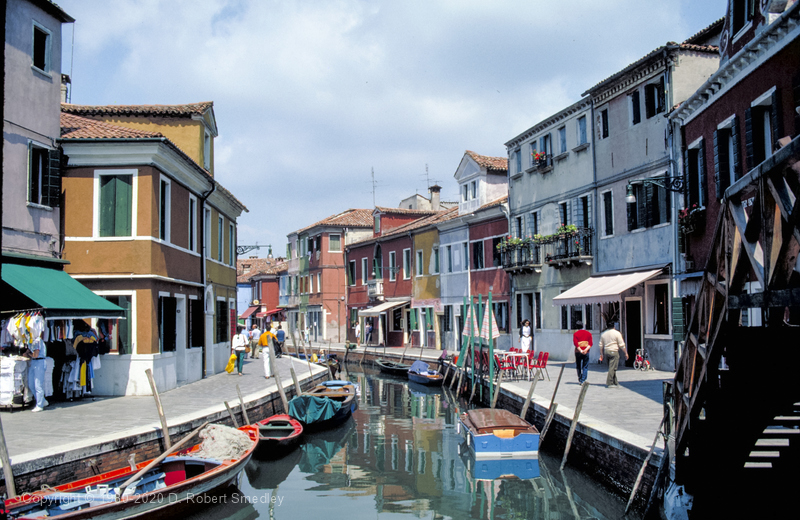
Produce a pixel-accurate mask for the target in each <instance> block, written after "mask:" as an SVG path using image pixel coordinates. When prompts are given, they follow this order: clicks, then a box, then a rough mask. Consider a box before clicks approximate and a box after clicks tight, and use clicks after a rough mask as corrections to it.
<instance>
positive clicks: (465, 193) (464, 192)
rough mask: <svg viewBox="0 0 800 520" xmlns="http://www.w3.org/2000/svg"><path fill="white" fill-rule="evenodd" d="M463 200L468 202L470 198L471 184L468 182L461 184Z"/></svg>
mask: <svg viewBox="0 0 800 520" xmlns="http://www.w3.org/2000/svg"><path fill="white" fill-rule="evenodd" d="M461 200H462V201H463V202H467V201H468V200H469V186H468V185H467V184H465V185H463V186H461Z"/></svg>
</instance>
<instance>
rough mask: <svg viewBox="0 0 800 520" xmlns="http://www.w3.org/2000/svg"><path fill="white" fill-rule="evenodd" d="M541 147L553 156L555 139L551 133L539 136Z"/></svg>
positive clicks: (546, 153)
mask: <svg viewBox="0 0 800 520" xmlns="http://www.w3.org/2000/svg"><path fill="white" fill-rule="evenodd" d="M539 148H541V150H542V152H543V153H544V154H545V155H546V156H547V158H548V159H550V158H551V157H552V156H553V139H552V137H551V136H550V134H545V135H543V136H542V137H540V138H539Z"/></svg>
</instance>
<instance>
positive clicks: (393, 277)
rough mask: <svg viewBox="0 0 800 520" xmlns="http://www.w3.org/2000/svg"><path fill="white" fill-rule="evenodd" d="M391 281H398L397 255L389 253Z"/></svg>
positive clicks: (392, 252)
mask: <svg viewBox="0 0 800 520" xmlns="http://www.w3.org/2000/svg"><path fill="white" fill-rule="evenodd" d="M389 280H390V281H392V282H393V281H395V280H397V253H395V252H394V251H389Z"/></svg>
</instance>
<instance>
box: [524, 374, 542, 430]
mask: <svg viewBox="0 0 800 520" xmlns="http://www.w3.org/2000/svg"><path fill="white" fill-rule="evenodd" d="M541 374H542V369H541V368H537V369H536V374H535V375H534V378H533V383H531V388H530V390H528V397H527V398H526V399H525V404H524V405H522V412H520V414H519V417H520V419H522V420H525V421H527V419H525V416H526V415H528V407H529V406H530V405H531V399H533V391H534V389H535V388H536V383H538V382H539V376H540V375H541Z"/></svg>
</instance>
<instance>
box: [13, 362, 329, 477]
mask: <svg viewBox="0 0 800 520" xmlns="http://www.w3.org/2000/svg"><path fill="white" fill-rule="evenodd" d="M276 361H277V362H278V372H279V374H280V376H281V381H282V383H283V386H284V388H286V387H289V386H291V385H292V384H293V383H292V377H291V374H290V371H289V368H290V366H291V364H293V365H294V367H295V373H296V374H297V377H298V378H299V379H300V380H303V379H306V378H307V377H308V375H309V373H308V364H307V363H305V362H300V361H298V360H296V359H292V358H290V357H288V356H284V357H282V358H280V359H278V360H276ZM313 369H314V373H315V374H318V373H320V372H324V369H323V368H322V367H317V366H313ZM243 372H244V375H243V376H241V377H240V376H237V375H235V373H234V375H231V374H228V373H226V372H223V373H221V374H215V375H213V376H211V377H208V378H206V379H202V380H200V381H197V382H194V383H190V384H188V385H184V386H181V387H179V388H176V389H174V390H170V391H167V392H163V393H162V392H159V396H160V398H161V404H162V407H163V408H164V415H165V416H166V417H167V425H168V426H172V425H174V424H180V423H183V422H187V421H190V420H191V419H194V418H197V417H205V416H207V415H211V414H212V413H217V412H220V411H224V410H225V404H224V402H225V401H228V402H229V404H230V406H231V408H234V407H235V406H237V407H238V404H239V397H238V394H237V392H236V385H239V388H240V389H241V392H242V397H243V399H244V401H245V402H246V403H247V402H250V401H254V400H256V399H259V398H261V397H264V396H266V395H269V394H271V393H273V392H276V391H277V385H276V384H275V379H274V378H272V379H269V380H267V379H265V378H264V365H263V362H262V360H261V359H253V360H250V359H248V360H247V361H246V362H245V367H244V371H243ZM0 417H2V422H3V431H4V433H5V438H6V444H7V445H8V451H9V455H10V457H11V462H12V464H16V463H18V462H21V461H23V460H32V459H36V458H40V457H44V456H50V455H54V454H56V453H62V452H66V451H68V450H71V449H76V448H81V447H83V446H87V445H91V444H96V443H97V442H98V441H104V440H112V439H114V438H119V437H123V436H125V435H130V434H131V432H135V431H137V430H138V431H153V430H160V429H161V422H160V421H159V418H158V411H157V409H156V405H155V401H154V400H153V397H152V396H126V397H104V398H102V397H95V398H90V397H89V398H84V399H82V400H79V401H74V402H71V403H70V402H64V403H52V404H51V405H50V406H48V407H47V408H45V411H43V412H40V413H33V412H31V411H30V410H29V409H26V410H17V411H14V412H13V413H9V412H2V415H0ZM123 434H125V435H123Z"/></svg>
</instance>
